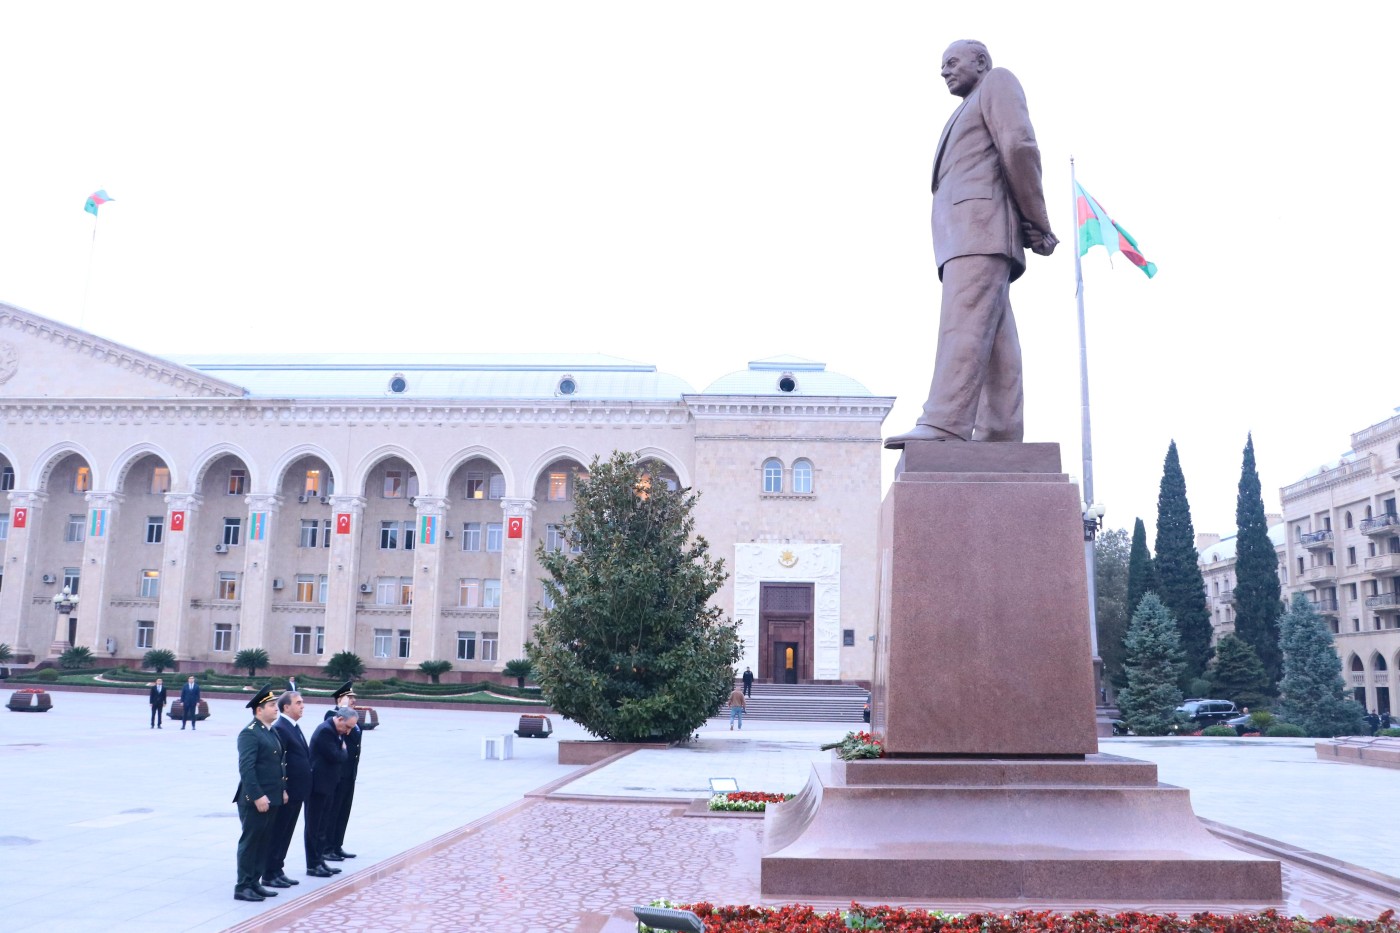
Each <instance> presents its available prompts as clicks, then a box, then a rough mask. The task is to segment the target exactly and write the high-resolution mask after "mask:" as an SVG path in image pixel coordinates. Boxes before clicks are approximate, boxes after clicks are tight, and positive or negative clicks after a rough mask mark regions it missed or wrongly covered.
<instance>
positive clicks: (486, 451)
mask: <svg viewBox="0 0 1400 933" xmlns="http://www.w3.org/2000/svg"><path fill="white" fill-rule="evenodd" d="M476 459H482V460H489V461H491V464H492V465H493V466H495V467H496V469H498V470H500V471H501V475H502V476H504V477H505V478H506V489H507V490H511V489H514V488H515V477H514V475H513V474H512V472H511V468H510V461H508V460H506V458H505V457H504V456H503V455H502V454H500V453H499V452H498V451H496V450H493V449H492V448H490V447H486V446H484V445H482V444H473V445H472V446H470V447H463V448H462V449H461V450H458V451H457V452H456V453H453V454H452V455H451V456H449V457H448V458H447V462H446V463H445V464H444V465H443V468H442V472H441V473H440V474H439V475H438V477H437V482H436V483H434V485H433V488H434V489H440V490H442V492H441V493H440V494H441V495H444V496H446V495H448V494H449V493H448V488H449V486H450V485H451V483H452V476H453V474H455V473H456V472H457V471H458V470H460V469H461V468H462V467H464V466H466V465H467V464H468V463H470V462H471V461H473V460H476Z"/></svg>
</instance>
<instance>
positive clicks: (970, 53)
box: [939, 39, 992, 97]
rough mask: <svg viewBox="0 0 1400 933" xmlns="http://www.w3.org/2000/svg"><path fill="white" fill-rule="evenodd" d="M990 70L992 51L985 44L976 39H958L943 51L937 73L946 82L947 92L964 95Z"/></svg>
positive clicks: (955, 95) (956, 95)
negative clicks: (941, 62)
mask: <svg viewBox="0 0 1400 933" xmlns="http://www.w3.org/2000/svg"><path fill="white" fill-rule="evenodd" d="M991 70H992V53H990V52H988V51H987V47H986V46H985V45H983V44H982V43H980V42H978V41H977V40H976V39H959V40H958V41H957V42H954V43H953V44H952V45H950V46H948V50H947V51H946V52H944V53H943V68H942V69H941V70H940V71H939V74H941V75H942V76H943V80H944V81H945V82H947V84H948V93H949V94H952V95H953V96H954V97H966V96H967V95H969V94H971V93H972V92H973V91H975V90H976V89H977V85H979V84H981V83H982V79H983V78H984V77H986V76H987V72H989V71H991Z"/></svg>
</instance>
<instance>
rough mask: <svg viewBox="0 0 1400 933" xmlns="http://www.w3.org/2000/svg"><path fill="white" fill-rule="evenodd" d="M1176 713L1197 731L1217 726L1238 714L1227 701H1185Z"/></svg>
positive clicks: (1233, 706)
mask: <svg viewBox="0 0 1400 933" xmlns="http://www.w3.org/2000/svg"><path fill="white" fill-rule="evenodd" d="M1176 711H1177V713H1178V714H1180V715H1181V716H1183V717H1185V718H1186V719H1187V720H1188V721H1189V722H1190V723H1191V724H1192V725H1194V726H1196V728H1198V729H1204V728H1205V727H1206V726H1218V725H1220V724H1222V723H1223V722H1225V720H1227V719H1233V718H1234V717H1236V716H1238V715H1239V714H1240V712H1239V710H1237V709H1235V704H1233V703H1231V702H1230V701H1229V700H1187V701H1186V702H1185V703H1183V704H1181V705H1180V706H1178V707H1177V708H1176Z"/></svg>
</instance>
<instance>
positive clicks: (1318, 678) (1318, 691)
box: [1278, 593, 1371, 738]
mask: <svg viewBox="0 0 1400 933" xmlns="http://www.w3.org/2000/svg"><path fill="white" fill-rule="evenodd" d="M1279 630H1280V632H1279V643H1280V645H1281V646H1282V648H1283V680H1282V681H1281V682H1280V684H1279V690H1280V692H1281V694H1282V701H1281V702H1280V703H1279V708H1278V714H1279V718H1280V719H1282V720H1284V721H1285V722H1291V723H1293V724H1294V725H1295V726H1298V727H1299V728H1301V729H1302V730H1303V731H1304V732H1306V733H1307V734H1308V735H1311V736H1317V737H1319V738H1330V737H1331V736H1334V735H1369V734H1370V732H1371V730H1370V729H1368V728H1367V727H1366V720H1365V715H1366V712H1365V710H1363V709H1362V708H1361V706H1360V705H1359V704H1358V703H1356V702H1355V701H1354V700H1351V699H1348V698H1347V696H1346V681H1344V680H1343V679H1342V659H1341V658H1339V657H1338V656H1337V652H1336V651H1334V650H1333V648H1332V633H1331V632H1329V631H1328V630H1327V624H1326V623H1325V622H1323V621H1322V616H1320V615H1318V613H1317V610H1316V609H1314V608H1313V607H1312V603H1310V602H1308V598H1307V597H1306V596H1304V595H1303V594H1302V593H1294V594H1293V605H1292V606H1291V607H1290V608H1289V610H1288V611H1287V612H1285V613H1284V614H1283V616H1282V617H1280V619H1279Z"/></svg>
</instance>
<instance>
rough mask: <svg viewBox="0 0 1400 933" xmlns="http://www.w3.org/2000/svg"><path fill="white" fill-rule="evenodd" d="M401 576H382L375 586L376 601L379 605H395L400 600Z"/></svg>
mask: <svg viewBox="0 0 1400 933" xmlns="http://www.w3.org/2000/svg"><path fill="white" fill-rule="evenodd" d="M398 588H399V578H398V577H380V578H379V579H378V581H376V583H375V587H374V602H375V605H378V606H393V605H396V604H397V602H398V600H397V599H396V597H397V595H398Z"/></svg>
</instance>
